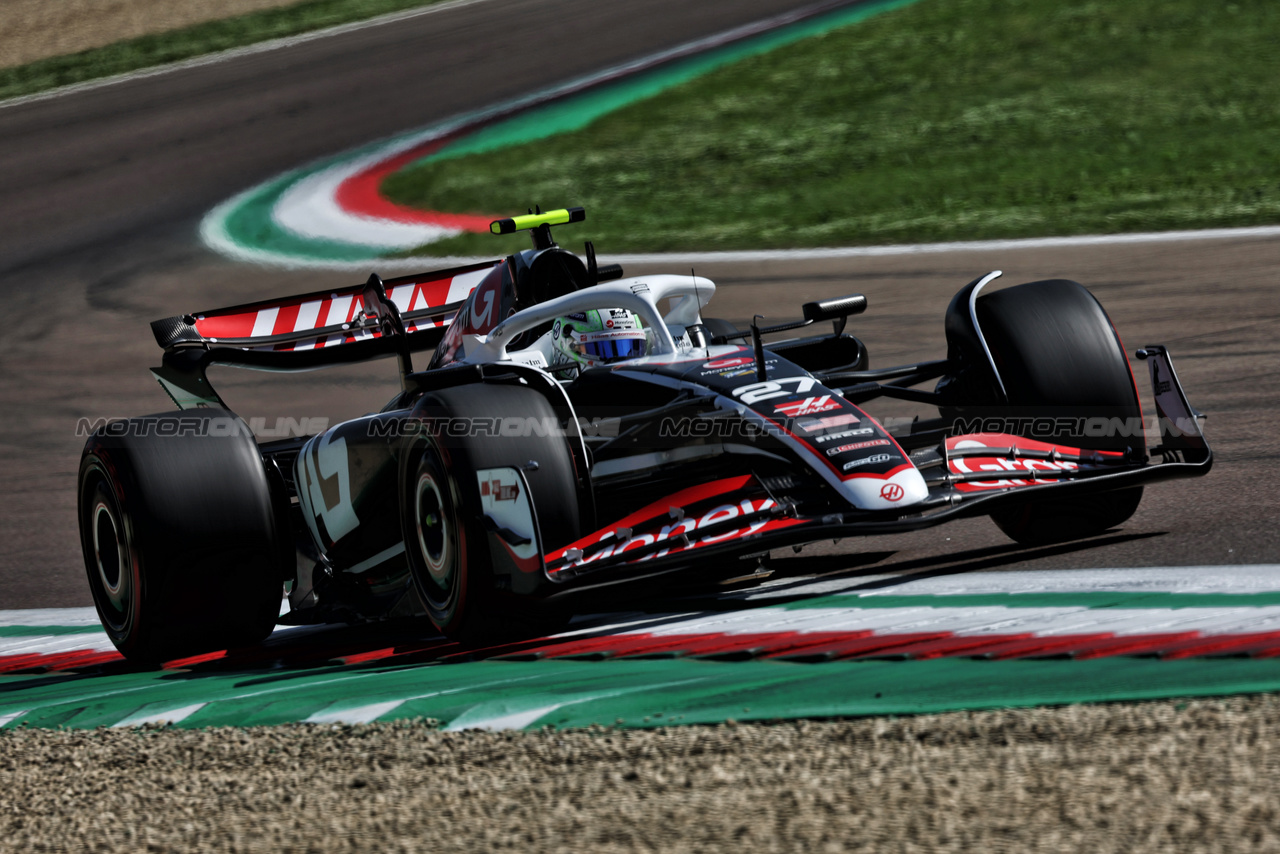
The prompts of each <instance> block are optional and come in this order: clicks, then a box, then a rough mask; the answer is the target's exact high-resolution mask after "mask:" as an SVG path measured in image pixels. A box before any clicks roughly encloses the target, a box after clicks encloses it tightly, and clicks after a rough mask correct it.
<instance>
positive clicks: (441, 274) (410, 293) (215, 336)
mask: <svg viewBox="0 0 1280 854" xmlns="http://www.w3.org/2000/svg"><path fill="white" fill-rule="evenodd" d="M501 263H502V262H501V261H487V262H484V263H481V264H473V265H469V266H466V267H454V268H451V269H447V270H436V271H433V272H429V273H420V274H418V275H414V276H402V277H400V278H395V279H387V280H385V281H382V280H378V279H377V278H376V277H374V278H372V279H371V280H370V282H369V283H366V284H360V285H353V286H350V287H343V288H337V289H333V290H327V291H316V292H313V293H307V294H298V295H297V296H290V297H283V298H280V299H271V300H264V301H262V302H254V303H246V304H244V305H237V306H231V307H230V308H219V309H214V310H212V311H203V312H196V313H193V314H184V315H179V316H177V317H168V318H164V319H162V320H157V321H154V322H153V323H152V324H151V331H152V333H153V334H154V335H155V337H156V343H157V344H159V345H160V346H161V347H162V348H164V350H165V355H164V365H163V366H162V367H159V368H153V369H152V373H153V374H154V375H155V377H156V379H157V380H159V381H160V384H161V386H163V387H164V389H165V391H166V392H168V393H169V396H170V397H172V398H173V400H174V402H175V403H176V404H177V405H178V407H179V408H180V409H193V408H198V407H206V406H214V407H224V406H225V404H223V403H222V401H221V400H220V399H219V398H218V396H217V394H216V392H214V391H213V390H212V389H211V388H210V387H209V383H208V380H207V379H205V377H204V369H205V368H207V367H208V366H209V365H211V364H222V365H232V366H239V367H246V368H257V369H260V370H274V371H300V370H310V369H312V368H318V367H323V366H326V365H336V364H343V363H350V362H359V361H365V360H367V359H375V358H379V357H382V356H388V355H397V354H404V353H407V352H409V351H418V350H428V349H431V348H432V347H435V346H436V345H437V344H438V343H439V342H440V339H441V338H442V337H443V336H444V331H445V329H446V328H447V327H448V325H449V324H450V323H451V322H452V321H453V318H454V316H455V315H456V313H457V311H458V309H459V308H460V307H461V306H462V304H463V302H464V301H465V300H466V298H467V296H468V295H470V293H471V291H472V290H474V289H475V287H476V285H478V284H479V283H480V282H481V281H482V280H483V279H484V278H485V276H487V275H489V273H491V272H492V271H493V269H494V267H496V266H498V265H500V264H501ZM375 282H377V283H380V285H381V292H379V293H377V295H376V296H374V295H373V294H374V293H375V292H377V291H378V289H376V288H374V283H375ZM371 288H372V289H373V290H371ZM382 294H385V302H386V303H387V304H390V305H391V306H394V308H395V311H393V312H392V314H394V315H396V321H397V323H395V324H390V325H389V324H388V322H387V321H388V317H387V309H386V307H385V306H380V305H378V304H377V303H380V302H382ZM366 303H367V304H366Z"/></svg>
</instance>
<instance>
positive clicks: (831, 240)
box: [384, 0, 1280, 255]
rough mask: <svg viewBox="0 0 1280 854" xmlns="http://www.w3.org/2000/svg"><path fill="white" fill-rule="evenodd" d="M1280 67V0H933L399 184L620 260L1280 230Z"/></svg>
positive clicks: (461, 250)
mask: <svg viewBox="0 0 1280 854" xmlns="http://www.w3.org/2000/svg"><path fill="white" fill-rule="evenodd" d="M1278 59H1280V4H1277V3H1275V2H1274V0H1237V2H1232V3H1212V4H1210V3H1204V2H1202V0H1126V2H1101V0H1060V2H1054V3H1046V2H1043V0H922V1H921V2H920V3H918V4H916V5H913V6H909V7H906V8H904V9H900V10H897V11H894V12H889V13H885V14H883V15H881V16H879V17H876V18H873V19H871V20H869V21H867V22H865V23H861V24H858V25H856V26H853V27H848V28H845V29H843V30H837V31H834V32H831V33H828V34H827V35H825V36H821V37H817V38H813V39H809V40H807V41H804V42H801V43H798V44H795V45H793V46H791V47H787V48H782V49H779V50H777V51H774V52H772V53H769V54H766V55H763V56H760V57H756V58H753V59H748V60H744V61H742V62H739V63H737V64H735V65H732V66H730V67H726V68H724V69H721V70H719V71H716V72H713V73H711V74H708V75H706V76H704V77H701V78H699V79H696V80H694V81H692V82H690V83H687V84H684V85H682V86H679V87H677V88H673V89H670V90H668V91H666V92H664V93H662V94H660V95H658V96H655V97H652V98H650V99H648V100H645V101H642V102H639V103H635V104H632V105H630V106H628V107H626V108H623V109H621V110H619V111H617V112H614V113H612V114H610V115H608V116H605V117H604V118H602V119H599V120H597V121H596V122H594V123H593V124H591V125H589V126H588V127H586V128H584V129H582V130H580V131H577V132H574V133H571V134H566V135H563V136H559V137H556V138H554V139H552V140H547V141H541V142H537V143H529V144H525V145H519V146H516V147H511V148H506V149H503V150H499V151H492V152H487V153H481V154H475V155H469V156H465V157H461V158H456V159H448V160H441V161H439V162H436V163H432V162H423V163H419V164H416V165H414V166H411V167H409V168H408V169H406V170H404V171H402V172H400V173H398V174H396V175H393V176H391V177H390V178H389V179H388V180H387V182H386V183H385V184H384V191H385V192H386V193H387V194H388V195H389V196H390V197H391V198H393V199H395V200H397V201H400V202H402V203H406V204H411V205H415V206H418V207H422V208H430V209H436V210H446V211H454V212H478V213H496V214H504V215H505V214H508V213H510V212H515V211H519V212H523V210H524V209H525V208H526V207H529V206H531V205H533V204H534V203H535V202H536V203H539V204H541V205H542V206H543V207H544V208H551V207H560V206H563V205H573V204H581V205H585V206H586V208H587V213H588V221H587V222H586V223H584V224H583V225H580V226H575V227H574V231H572V232H562V233H561V237H562V239H567V238H569V237H570V236H571V237H572V239H573V240H574V242H577V241H579V240H582V239H593V240H595V241H596V242H597V245H598V246H600V247H601V248H602V249H604V250H606V251H614V252H617V251H628V250H646V251H660V250H674V249H742V248H757V247H805V246H843V245H856V244H879V243H900V242H917V241H939V240H967V239H986V238H1008V237H1026V236H1040V235H1063V234H1081V233H1113V232H1125V231H1135V230H1165V229H1176V228H1203V227H1218V226H1241V225H1253V224H1261V223H1274V222H1277V221H1280V74H1277V73H1276V69H1277V67H1278V66H1277V60H1278ZM526 242H527V241H524V240H521V241H518V242H517V243H516V244H515V245H518V246H523V245H524V243H526ZM502 249H503V247H501V246H499V244H498V243H497V242H496V241H495V240H493V239H492V238H489V237H488V236H487V235H463V236H460V237H457V238H452V239H450V240H448V241H443V242H441V243H436V244H431V245H430V246H428V247H425V251H427V252H430V253H439V254H457V255H471V254H493V253H495V252H499V251H502Z"/></svg>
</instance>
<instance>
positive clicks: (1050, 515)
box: [976, 279, 1146, 545]
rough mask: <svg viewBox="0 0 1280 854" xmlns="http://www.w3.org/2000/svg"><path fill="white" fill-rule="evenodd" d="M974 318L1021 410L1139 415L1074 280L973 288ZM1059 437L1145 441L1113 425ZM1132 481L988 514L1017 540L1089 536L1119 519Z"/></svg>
mask: <svg viewBox="0 0 1280 854" xmlns="http://www.w3.org/2000/svg"><path fill="white" fill-rule="evenodd" d="M976 307H977V315H978V323H979V326H980V327H981V329H982V332H983V335H984V336H985V337H986V340H987V343H988V346H989V347H990V348H991V356H992V358H993V360H994V361H995V363H996V366H997V367H998V368H999V371H1000V376H1001V378H1002V380H1003V382H1004V386H1005V392H1006V394H1007V396H1008V403H1009V406H1010V414H1015V415H1018V416H1021V417H1023V418H1027V417H1036V416H1039V415H1047V416H1050V417H1052V416H1060V415H1064V414H1066V415H1070V416H1073V417H1083V418H1089V419H1094V418H1100V419H1105V420H1106V421H1107V422H1108V423H1110V424H1113V425H1122V424H1123V425H1129V426H1134V425H1140V424H1141V420H1142V408H1141V405H1140V404H1139V402H1138V392H1137V386H1136V385H1135V383H1134V379H1133V372H1132V371H1131V370H1130V368H1129V361H1128V359H1127V357H1126V355H1125V351H1124V347H1123V346H1122V345H1121V343H1120V338H1119V336H1118V335H1117V334H1116V331H1115V327H1114V326H1113V325H1112V323H1111V319H1110V318H1109V317H1108V316H1107V313H1106V312H1105V311H1104V310H1103V308H1102V306H1101V304H1099V302H1098V300H1097V299H1096V298H1095V297H1094V296H1093V294H1091V293H1089V291H1088V290H1087V289H1085V287H1084V286H1083V285H1080V284H1078V283H1077V282H1072V281H1068V280H1065V279H1055V280H1050V281H1044V282H1032V283H1030V284H1025V285H1018V286H1016V287H1012V288H1005V289H1004V290H1000V291H996V292H994V293H991V294H987V295H984V296H981V297H979V298H978V300H977V306H976ZM1067 444H1071V445H1074V446H1076V447H1081V448H1087V449H1090V450H1105V451H1125V450H1134V451H1138V452H1141V451H1142V450H1143V446H1144V445H1145V444H1146V442H1145V437H1144V436H1143V435H1142V433H1141V431H1140V430H1139V431H1138V435H1137V436H1130V435H1127V431H1125V430H1118V431H1113V432H1110V433H1108V434H1107V435H1104V436H1099V437H1088V436H1077V437H1073V438H1071V439H1070V440H1068V441H1067ZM1141 500H1142V487H1140V486H1137V487H1130V488H1128V489H1123V490H1119V491H1117V492H1106V493H1099V494H1094V495H1088V496H1078V497H1072V498H1066V499H1063V498H1046V499H1040V500H1037V501H1027V502H1023V503H1022V504H1018V505H1014V506H1012V507H1006V508H1004V509H1002V510H998V511H996V512H994V513H992V514H991V518H992V521H994V522H995V523H996V526H997V527H999V528H1000V530H1001V531H1003V532H1004V533H1005V534H1006V535H1008V536H1009V537H1010V538H1011V539H1013V540H1015V541H1016V542H1019V543H1022V544H1024V545H1043V544H1047V543H1055V542H1064V541H1067V540H1074V539H1080V538H1083V537H1091V536H1094V535H1096V534H1100V533H1102V532H1103V531H1106V530H1107V529H1109V528H1114V527H1116V526H1117V525H1120V524H1122V523H1123V522H1125V521H1126V520H1128V519H1129V518H1130V517H1131V516H1132V515H1133V514H1134V512H1135V511H1136V510H1137V509H1138V504H1139V502H1140V501H1141Z"/></svg>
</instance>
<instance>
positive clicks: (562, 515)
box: [400, 384, 582, 643]
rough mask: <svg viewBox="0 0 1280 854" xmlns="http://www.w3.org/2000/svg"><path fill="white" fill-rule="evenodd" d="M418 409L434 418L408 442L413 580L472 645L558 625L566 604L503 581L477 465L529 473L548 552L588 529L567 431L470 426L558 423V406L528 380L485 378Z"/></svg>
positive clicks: (407, 521)
mask: <svg viewBox="0 0 1280 854" xmlns="http://www.w3.org/2000/svg"><path fill="white" fill-rule="evenodd" d="M413 417H414V418H416V419H419V421H418V423H421V424H423V425H427V426H425V427H424V431H423V432H422V433H421V434H420V435H417V436H414V437H413V438H412V439H411V440H410V441H409V442H408V443H407V445H406V447H405V449H404V453H403V459H402V466H401V479H400V481H401V502H400V507H401V528H402V531H403V534H404V542H405V552H406V554H407V556H408V562H409V569H410V571H411V573H412V576H413V581H414V585H415V587H416V589H417V592H418V595H419V598H420V599H421V600H422V603H423V605H424V607H425V608H426V611H427V616H428V618H429V619H430V620H431V623H432V624H433V625H434V626H435V628H436V629H437V630H438V631H440V633H441V634H443V635H445V636H446V637H448V638H451V639H454V640H458V641H462V642H466V643H475V642H480V641H487V640H501V639H506V638H510V637H515V636H519V635H526V636H527V635H530V634H535V633H538V632H546V631H552V630H554V629H556V628H558V627H559V626H560V625H561V624H562V623H563V621H564V620H565V618H566V615H565V614H563V613H562V612H560V611H558V610H555V609H552V608H549V607H546V606H545V605H541V604H539V603H534V602H522V601H519V600H517V599H516V598H515V597H513V596H511V595H510V594H508V593H506V592H505V590H500V589H499V587H500V585H501V582H502V581H503V579H501V578H500V577H499V574H498V572H497V571H496V563H495V559H494V555H493V554H492V553H491V550H490V536H489V532H488V526H486V520H485V514H484V511H483V504H482V499H481V495H480V486H479V481H478V479H477V475H476V473H477V472H478V471H480V470H482V469H494V468H514V469H518V470H520V471H521V472H523V475H524V478H525V482H526V483H527V485H528V489H529V498H530V501H531V503H532V506H533V508H534V514H535V519H536V524H537V527H538V529H539V532H540V534H541V538H542V543H541V544H542V548H543V551H544V553H545V552H546V551H547V550H551V549H555V548H558V547H560V546H563V545H566V544H568V543H571V542H573V541H575V540H577V539H578V538H579V537H580V536H581V529H582V523H581V518H580V513H579V500H578V481H577V477H576V474H575V471H574V466H573V460H572V457H571V455H570V453H569V448H568V445H567V439H566V438H565V437H564V436H562V435H558V431H549V432H548V433H547V434H546V435H542V434H539V433H537V432H532V433H528V432H527V431H524V432H522V431H519V430H512V431H510V432H511V435H495V434H494V432H493V431H491V430H488V429H485V430H472V429H467V425H475V424H479V425H496V424H503V423H507V422H509V423H513V424H514V423H517V422H518V423H522V424H526V423H538V424H557V423H558V419H557V418H556V415H555V411H554V410H553V409H552V408H551V405H550V404H549V403H548V402H547V400H546V398H544V397H543V396H542V395H541V394H539V393H538V392H536V391H534V390H532V389H529V388H525V387H522V386H508V385H486V384H476V385H467V386H461V387H457V388H450V389H444V390H441V391H436V392H432V393H430V394H428V395H427V396H426V397H424V398H423V400H422V401H420V402H419V404H418V405H417V407H415V409H414V412H413ZM455 428H459V429H455ZM502 432H504V433H505V432H507V431H505V430H504V431H502ZM507 581H509V579H507ZM509 586H510V585H506V587H509Z"/></svg>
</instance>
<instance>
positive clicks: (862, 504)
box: [840, 463, 929, 510]
mask: <svg viewBox="0 0 1280 854" xmlns="http://www.w3.org/2000/svg"><path fill="white" fill-rule="evenodd" d="M840 491H841V492H843V493H844V496H845V498H847V499H849V503H850V504H852V505H853V506H854V507H857V508H858V509H859V510H897V509H900V508H902V507H909V506H910V505H912V504H918V503H920V502H921V501H924V500H925V499H926V498H927V497H929V487H928V486H926V485H925V482H924V478H923V477H921V476H920V472H919V471H918V470H917V469H916V467H915V466H913V465H911V463H905V464H904V465H903V466H902V467H900V468H899V470H898V471H895V472H893V473H892V474H891V475H890V476H888V477H885V476H884V475H882V474H866V475H855V476H854V477H851V478H850V479H848V480H846V481H844V482H843V483H841V485H840Z"/></svg>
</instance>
